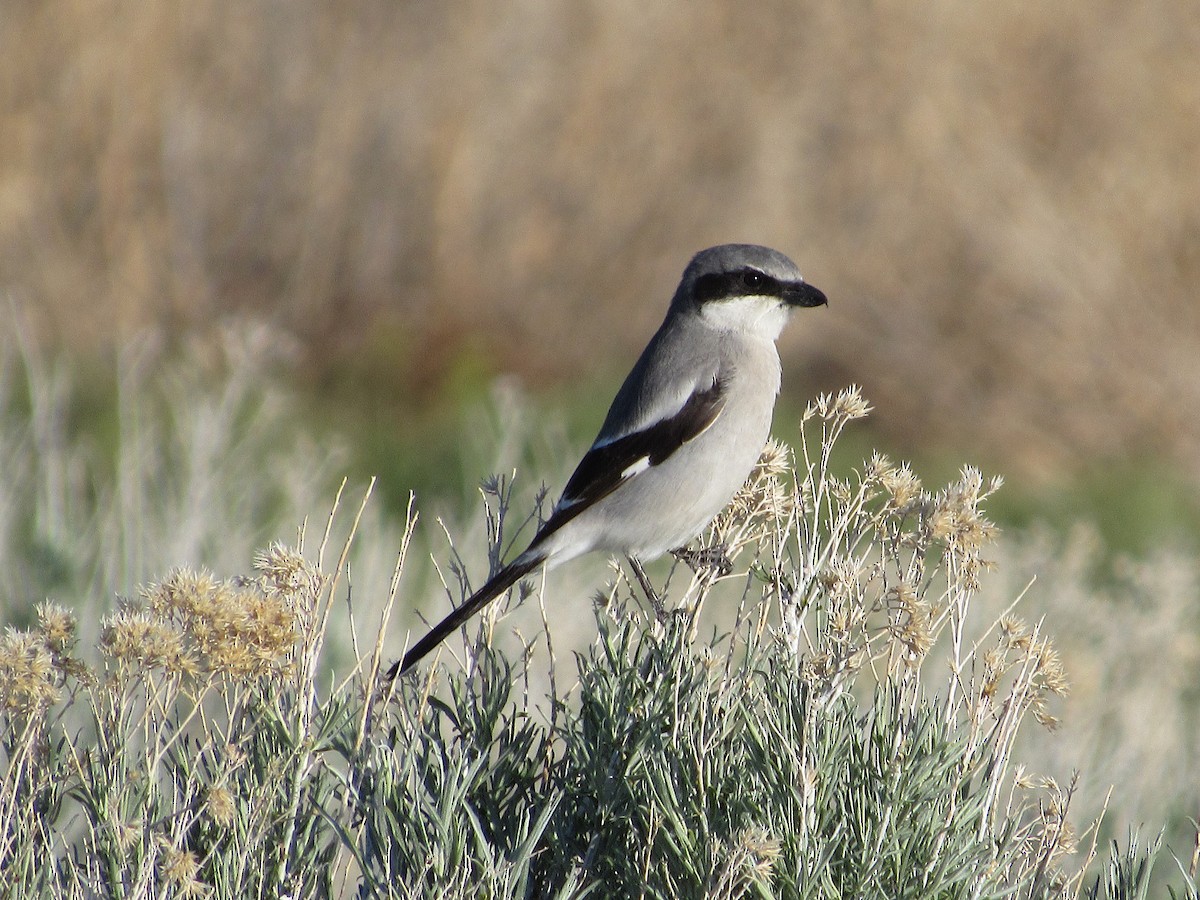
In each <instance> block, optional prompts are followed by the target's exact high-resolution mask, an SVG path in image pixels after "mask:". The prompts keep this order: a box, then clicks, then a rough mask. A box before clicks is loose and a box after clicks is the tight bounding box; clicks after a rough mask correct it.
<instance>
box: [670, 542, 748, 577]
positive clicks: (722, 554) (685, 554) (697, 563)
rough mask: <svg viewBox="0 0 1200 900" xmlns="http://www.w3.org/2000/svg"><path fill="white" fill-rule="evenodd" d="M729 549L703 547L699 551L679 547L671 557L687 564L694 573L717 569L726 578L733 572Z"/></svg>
mask: <svg viewBox="0 0 1200 900" xmlns="http://www.w3.org/2000/svg"><path fill="white" fill-rule="evenodd" d="M727 549H728V548H726V547H720V546H718V547H701V548H700V549H698V550H691V549H689V548H687V547H678V548H676V549H674V550H672V551H671V555H672V556H674V557H675V558H676V559H677V560H679V561H680V562H681V563H684V564H686V565H687V566H688V568H690V569H691V570H692V571H693V572H696V573H699V572H700V570H701V569H715V570H716V572H717V574H718V575H720V576H722V577H724V576H725V575H728V574H729V573H730V572H732V571H733V560H732V559H730V558H729V554H728V553H727V552H726V550H727Z"/></svg>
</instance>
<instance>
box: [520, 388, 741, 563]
mask: <svg viewBox="0 0 1200 900" xmlns="http://www.w3.org/2000/svg"><path fill="white" fill-rule="evenodd" d="M724 407H725V386H724V384H723V383H722V382H721V380H720V379H719V378H718V379H715V380H714V381H713V383H712V386H711V387H709V388H707V389H705V390H698V391H696V392H695V393H694V394H692V396H690V397H689V398H688V399H687V402H686V403H684V404H683V406H682V407H680V409H679V412H677V413H675V415H673V416H671V417H670V418H666V419H659V420H658V421H657V422H655V423H654V424H653V425H650V426H648V427H647V428H644V429H643V430H641V431H635V432H633V433H632V434H627V435H625V436H624V437H620V438H617V439H616V440H614V441H609V442H607V443H600V444H598V445H597V446H593V447H592V449H591V450H589V451H588V452H587V454H586V455H585V456H584V457H583V459H581V460H580V461H579V465H578V466H577V467H576V468H575V474H573V475H572V476H571V478H570V480H569V481H568V482H567V486H566V487H565V488H564V489H563V494H562V498H561V499H560V500H559V501H558V505H557V506H556V507H555V509H554V513H553V514H552V515H551V516H550V518H549V519H547V520H546V524H545V525H543V526H542V529H541V531H539V532H538V535H537V537H536V538H534V540H533V543H532V544H531V545H530V549H533V548H534V547H536V546H537V545H538V542H540V541H541V540H542V539H544V538H545V537H547V536H548V535H550V534H553V533H554V532H555V531H557V530H558V529H559V528H561V527H562V526H563V525H565V524H566V523H567V522H569V521H571V519H573V518H575V517H576V516H577V515H579V514H580V513H581V512H583V511H584V510H585V509H587V508H588V507H589V506H592V505H593V504H595V503H596V502H597V501H599V500H602V499H604V498H605V497H607V496H608V495H609V494H611V493H612V492H613V491H615V490H616V489H617V488H618V487H620V486H621V485H622V484H624V483H625V482H626V481H628V480H629V479H631V478H633V477H634V476H635V475H637V474H638V473H639V472H643V471H645V470H646V469H648V468H650V467H651V466H657V465H659V464H660V463H662V462H663V461H664V460H666V459H668V458H669V457H670V456H671V455H672V454H673V453H674V452H675V451H676V450H678V449H679V448H680V447H682V446H683V445H684V444H686V443H687V442H688V441H690V440H692V439H693V438H695V437H698V436H699V435H700V434H702V433H703V432H704V431H705V430H706V429H707V428H708V427H709V426H710V425H712V423H713V422H715V421H716V420H717V416H719V415H720V414H721V410H722V409H723V408H724Z"/></svg>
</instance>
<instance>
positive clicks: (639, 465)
mask: <svg viewBox="0 0 1200 900" xmlns="http://www.w3.org/2000/svg"><path fill="white" fill-rule="evenodd" d="M648 468H650V457H649V456H643V457H642V458H641V459H639V460H637V461H636V462H634V463H632V464H631V465H629V466H626V468H625V470H624V471H623V472H621V478H622V479H626V478H632V477H633V476H634V475H636V474H637V473H638V472H645V471H646V470H647V469H648Z"/></svg>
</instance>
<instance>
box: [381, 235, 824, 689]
mask: <svg viewBox="0 0 1200 900" xmlns="http://www.w3.org/2000/svg"><path fill="white" fill-rule="evenodd" d="M825 303H826V300H825V295H824V294H823V293H821V292H820V291H819V290H817V289H816V288H815V287H813V286H812V285H810V284H806V283H805V281H804V279H803V278H801V277H800V270H799V269H797V268H796V265H795V263H793V262H792V261H791V260H790V259H788V258H787V257H786V256H784V255H783V254H782V253H779V252H778V251H776V250H771V249H769V248H767V247H759V246H755V245H753V244H724V245H722V246H720V247H712V248H710V249H708V250H703V251H701V252H700V253H697V254H696V256H695V257H693V258H692V261H691V262H690V263H689V264H688V267H687V268H686V269H685V270H684V272H683V278H682V280H681V281H680V282H679V287H678V288H677V289H676V291H675V296H674V298H673V299H672V300H671V306H670V308H669V309H668V310H667V317H666V319H665V320H663V323H662V325H661V326H660V327H659V329H658V332H657V333H656V334H655V335H654V337H653V338H651V339H650V343H649V344H648V345H647V346H646V349H645V350H643V351H642V355H641V358H640V359H638V361H637V363H636V365H634V367H633V371H631V372H630V373H629V375H628V377H627V378H626V379H625V383H624V384H623V385H621V389H620V390H619V391H617V396H616V398H615V399H614V400H613V403H612V406H611V407H610V408H609V410H608V416H607V418H605V420H604V424H603V426H601V428H600V433H599V434H598V435H597V436H596V440H595V442H594V443H593V444H592V447H591V449H590V450H588V452H587V454H586V455H585V456H584V457H583V459H582V460H581V461H580V463H579V466H578V467H577V468H576V469H575V474H573V475H572V476H571V478H570V480H569V481H568V482H567V486H566V488H565V489H564V490H563V493H562V497H561V498H560V499H559V501H558V503H557V504H555V506H554V511H553V512H552V513H551V515H550V518H548V519H547V520H546V521H545V523H544V524H542V526H541V528H539V529H538V532H537V534H536V535H534V538H533V541H532V542H530V544H529V547H528V548H527V549H526V550H525V552H524V553H522V554H521V555H520V556H518V557H517V558H516V559H514V560H513V561H512V562H510V563H509V564H508V565H506V566H504V567H503V568H501V569H500V571H498V572H497V573H496V574H495V575H493V576H492V577H491V578H490V579H488V582H487V584H485V585H484V586H483V587H481V588H480V589H479V590H478V591H476V592H475V593H474V594H472V595H471V596H470V597H468V598H467V599H466V601H464V602H463V604H462V605H461V606H459V607H458V608H457V609H456V610H454V612H452V613H450V615H448V616H447V617H446V618H445V619H443V620H442V621H441V622H439V623H438V624H437V625H436V626H434V628H433V629H432V630H431V631H430V632H429V633H428V634H427V635H425V637H423V638H422V639H421V640H420V641H418V642H417V643H416V645H415V646H413V648H412V649H411V650H409V651H408V653H406V654H405V656H404V659H403V661H401V662H398V663H396V664H395V665H393V666H392V668H391V669H390V670H389V672H388V678H394V677H395V676H396V675H397V674H398V673H403V672H405V671H407V670H408V669H410V668H411V667H412V666H413V665H414V664H415V663H416V662H417V661H419V660H420V659H421V658H422V657H423V656H425V654H427V653H428V652H429V651H430V650H432V649H433V648H434V647H436V646H437V645H438V644H440V643H441V642H442V641H443V640H444V639H445V638H446V636H447V635H449V634H450V633H451V632H452V631H454V630H455V629H456V628H458V627H459V626H460V625H462V624H463V623H464V622H466V620H467V619H469V618H470V617H471V616H473V615H474V614H475V613H476V612H478V611H479V610H480V609H482V608H483V607H484V605H486V604H487V603H489V602H490V601H491V600H493V599H495V598H496V597H498V596H499V595H500V594H502V593H503V592H504V591H506V590H508V588H510V587H512V586H513V585H514V584H515V583H516V582H517V581H519V580H520V579H521V578H523V577H525V576H526V575H528V574H529V573H531V572H533V571H534V570H536V569H537V568H538V567H540V566H546V567H547V568H552V567H554V566H557V565H559V564H560V563H563V562H566V561H567V560H569V559H573V558H574V557H576V556H579V555H581V554H583V553H588V552H590V551H592V550H604V551H607V552H609V553H622V554H625V555H626V556H627V557H628V558H629V561H630V564H631V566H632V567H633V569H634V572H635V574H636V575H637V577H638V579H639V581H641V582H642V583H643V586H644V587H647V589H648V582H646V581H645V575H644V573H643V572H642V569H641V563H642V562H643V561H646V560H650V559H654V558H655V557H657V556H661V555H662V554H663V553H665V552H666V551H668V550H673V549H676V548H682V547H683V546H684V545H685V544H686V543H687V542H688V541H690V540H691V539H692V538H694V537H695V536H696V535H698V534H699V533H700V532H701V531H702V530H703V529H704V527H705V526H706V525H707V524H708V523H709V522H710V521H712V519H713V518H714V517H715V516H716V515H717V513H719V512H720V511H721V510H722V509H723V508H724V507H725V505H726V504H727V503H729V501H730V500H731V499H732V497H733V495H734V494H735V493H736V492H737V490H738V488H740V487H741V486H742V484H743V482H745V480H746V478H747V476H748V475H749V474H750V470H751V469H752V468H753V467H754V464H755V463H756V462H757V461H758V457H759V454H760V453H761V452H762V449H763V446H764V445H765V444H766V441H767V438H768V436H769V432H770V428H771V414H772V412H773V411H774V408H775V397H776V395H777V394H778V393H779V377H780V369H779V353H778V351H777V350H776V349H775V340H776V338H778V337H779V335H780V332H782V331H783V326H784V325H785V324H786V323H787V320H788V316H789V314H790V313H791V311H792V309H793V308H795V307H798V306H821V305H824V304H825Z"/></svg>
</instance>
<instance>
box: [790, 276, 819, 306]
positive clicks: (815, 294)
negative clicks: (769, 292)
mask: <svg viewBox="0 0 1200 900" xmlns="http://www.w3.org/2000/svg"><path fill="white" fill-rule="evenodd" d="M783 300H784V302H785V303H786V304H787V305H788V306H828V305H829V301H828V300H826V299H825V295H824V294H823V293H821V291H819V290H817V289H816V288H815V287H813V286H812V285H811V284H805V283H804V282H803V281H798V282H794V283H792V284H789V285H788V286H787V288H785V289H784V292H783Z"/></svg>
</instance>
